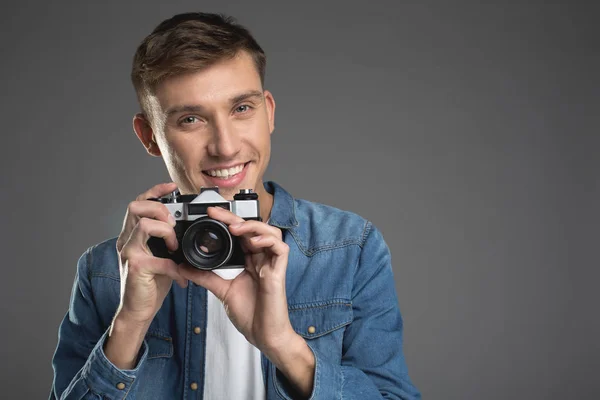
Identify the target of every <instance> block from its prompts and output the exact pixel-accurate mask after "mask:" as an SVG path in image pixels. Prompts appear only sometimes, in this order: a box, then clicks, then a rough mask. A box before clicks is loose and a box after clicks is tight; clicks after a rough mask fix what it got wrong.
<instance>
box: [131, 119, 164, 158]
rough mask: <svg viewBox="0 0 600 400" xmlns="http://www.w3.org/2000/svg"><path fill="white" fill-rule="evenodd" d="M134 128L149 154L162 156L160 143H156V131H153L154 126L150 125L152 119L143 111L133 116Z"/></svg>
mask: <svg viewBox="0 0 600 400" xmlns="http://www.w3.org/2000/svg"><path fill="white" fill-rule="evenodd" d="M133 130H134V131H135V134H136V135H137V137H138V139H140V142H142V144H143V145H144V147H145V148H146V151H147V152H148V154H150V155H151V156H154V157H160V156H161V153H160V149H159V148H158V144H156V140H155V138H154V132H153V131H152V126H151V125H150V121H148V119H146V116H145V115H144V114H142V113H138V114H135V116H134V117H133Z"/></svg>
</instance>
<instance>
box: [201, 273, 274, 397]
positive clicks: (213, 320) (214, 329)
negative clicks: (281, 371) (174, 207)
mask: <svg viewBox="0 0 600 400" xmlns="http://www.w3.org/2000/svg"><path fill="white" fill-rule="evenodd" d="M243 270H244V269H243V268H236V269H223V270H220V269H216V270H214V271H213V272H214V273H216V274H217V275H219V276H220V277H222V278H224V279H233V278H235V277H236V276H238V275H239V274H240V273H241V272H242V271H243ZM207 295H208V307H207V324H206V364H205V378H204V397H203V398H204V399H207V400H213V399H244V400H245V399H249V400H254V399H257V400H264V399H265V398H266V393H265V383H264V380H263V374H262V366H261V356H260V351H259V350H258V349H257V348H256V347H254V346H253V345H251V344H250V343H249V342H248V341H247V340H246V338H245V337H244V335H242V334H241V333H240V332H239V331H238V330H237V329H236V328H235V327H234V326H233V324H232V323H231V321H230V320H229V317H227V314H226V313H225V308H224V307H223V303H221V301H220V300H219V299H217V298H216V297H215V295H213V294H212V293H211V292H210V291H208V290H207Z"/></svg>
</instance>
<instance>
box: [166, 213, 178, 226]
mask: <svg viewBox="0 0 600 400" xmlns="http://www.w3.org/2000/svg"><path fill="white" fill-rule="evenodd" d="M167 219H168V220H169V224H171V226H175V225H177V221H175V217H174V216H173V214H169V217H168V218H167Z"/></svg>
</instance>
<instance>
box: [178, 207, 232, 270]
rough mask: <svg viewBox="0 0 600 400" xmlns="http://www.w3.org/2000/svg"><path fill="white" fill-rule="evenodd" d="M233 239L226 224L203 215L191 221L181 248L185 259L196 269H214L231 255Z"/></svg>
mask: <svg viewBox="0 0 600 400" xmlns="http://www.w3.org/2000/svg"><path fill="white" fill-rule="evenodd" d="M232 249H233V239H232V238H231V234H230V233H229V230H228V229H227V226H226V225H225V224H223V223H222V222H220V221H217V220H214V219H212V218H209V217H203V218H199V219H198V220H196V221H195V222H194V223H192V224H191V225H190V226H189V227H188V229H187V230H186V231H185V233H184V235H183V239H182V241H181V250H182V251H183V255H184V256H185V258H186V259H187V261H188V262H189V263H190V264H191V265H192V266H194V267H196V268H198V269H208V270H210V269H215V268H219V267H220V266H222V265H223V264H225V263H226V262H227V261H228V260H229V259H230V257H231V254H232Z"/></svg>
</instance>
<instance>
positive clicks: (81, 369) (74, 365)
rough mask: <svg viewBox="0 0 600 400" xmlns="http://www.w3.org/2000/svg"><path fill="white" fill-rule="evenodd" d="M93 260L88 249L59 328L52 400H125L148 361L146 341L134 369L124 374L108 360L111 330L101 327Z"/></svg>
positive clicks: (76, 276) (78, 266)
mask: <svg viewBox="0 0 600 400" xmlns="http://www.w3.org/2000/svg"><path fill="white" fill-rule="evenodd" d="M91 257H92V252H91V250H90V249H88V250H87V251H86V252H85V253H84V254H83V255H82V256H81V257H80V258H79V261H78V263H77V273H76V275H75V280H74V283H73V289H72V292H71V298H70V302H69V310H68V312H67V314H66V315H65V317H64V319H63V320H62V322H61V324H60V327H59V330H58V345H57V347H56V350H55V353H54V356H53V358H52V368H53V369H54V379H53V382H52V389H51V393H50V396H49V399H50V400H56V399H61V400H62V399H65V400H66V399H104V398H110V399H124V398H125V397H126V396H127V395H131V394H133V392H134V391H135V387H134V383H135V380H136V377H137V374H138V372H139V369H140V368H141V367H142V365H143V364H144V361H145V359H146V357H147V353H148V345H147V343H146V341H144V342H143V344H142V347H141V349H140V354H139V355H138V363H137V365H136V367H135V369H132V370H121V369H119V368H117V367H116V366H115V365H114V364H112V363H111V362H110V361H109V360H108V359H107V358H106V355H105V354H104V349H103V346H104V342H105V340H106V337H107V336H108V329H109V328H108V327H106V326H104V324H103V323H102V321H101V318H100V316H99V314H98V310H97V308H96V304H95V301H94V293H93V292H92V288H91V282H90V277H89V269H88V264H89V263H90V260H91Z"/></svg>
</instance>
